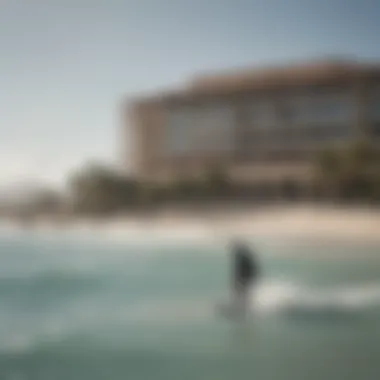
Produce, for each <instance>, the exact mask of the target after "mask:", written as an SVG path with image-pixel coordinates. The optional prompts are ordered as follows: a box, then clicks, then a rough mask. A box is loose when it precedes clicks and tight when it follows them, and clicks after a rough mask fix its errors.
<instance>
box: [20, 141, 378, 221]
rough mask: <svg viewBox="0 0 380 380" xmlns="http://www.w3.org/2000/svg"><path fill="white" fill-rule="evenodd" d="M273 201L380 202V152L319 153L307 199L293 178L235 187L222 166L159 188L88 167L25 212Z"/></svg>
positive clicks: (359, 148) (108, 211)
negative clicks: (305, 199) (63, 188)
mask: <svg viewBox="0 0 380 380" xmlns="http://www.w3.org/2000/svg"><path fill="white" fill-rule="evenodd" d="M274 197H277V198H278V197H280V198H281V199H286V200H293V201H296V200H298V199H302V198H303V197H309V198H312V199H321V200H334V201H339V202H380V154H379V149H378V148H377V147H375V146H373V145H372V144H371V143H370V142H366V141H360V142H355V143H351V144H344V145H341V146H340V147H334V148H327V149H324V150H323V151H320V152H318V154H317V155H316V157H315V160H314V170H313V181H312V183H311V186H310V188H309V189H308V191H307V193H306V194H305V193H303V192H302V190H301V189H300V186H299V183H298V182H297V180H296V179H292V178H287V179H285V180H282V181H280V182H279V183H277V184H275V185H273V184H268V183H256V184H255V185H251V186H248V185H245V186H244V185H242V184H238V183H235V182H234V181H233V180H232V179H231V178H230V176H229V173H228V170H227V169H226V168H225V167H223V166H213V167H209V168H207V169H206V170H205V171H204V172H203V173H202V174H200V175H199V176H198V177H196V178H193V177H187V176H185V175H184V176H183V177H179V178H176V179H175V180H173V181H172V182H170V183H165V184H158V183H152V182H147V181H140V180H137V179H136V178H133V177H129V176H126V175H125V174H122V173H120V172H118V171H117V170H115V169H113V168H110V167H107V166H105V165H102V164H99V163H92V164H87V165H85V166H83V167H82V168H80V169H79V170H77V171H76V172H75V173H72V175H71V176H70V177H69V179H68V182H67V192H66V193H65V194H61V193H59V192H57V191H54V190H49V189H46V191H44V192H41V194H39V196H38V197H36V198H35V199H34V201H33V202H32V203H31V204H29V206H28V207H29V208H28V209H27V211H28V212H29V213H30V214H38V213H56V212H58V211H59V210H62V207H63V206H64V208H65V210H67V209H69V210H70V212H71V213H74V214H81V215H92V216H96V215H99V216H106V215H112V214H121V213H124V212H131V211H144V210H152V209H154V208H155V207H162V206H165V205H170V204H180V205H183V204H190V205H191V204H197V205H202V204H206V203H208V202H213V201H221V202H227V201H237V202H240V201H242V200H244V201H246V200H248V201H250V200H252V201H258V200H262V199H268V200H271V199H272V200H273V198H274ZM23 211H24V212H25V209H24V210H23Z"/></svg>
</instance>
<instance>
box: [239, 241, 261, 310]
mask: <svg viewBox="0 0 380 380" xmlns="http://www.w3.org/2000/svg"><path fill="white" fill-rule="evenodd" d="M232 254H233V293H234V298H235V302H237V304H238V305H239V307H242V308H244V309H245V308H247V307H248V303H249V299H248V297H249V290H250V288H251V286H252V285H253V284H254V283H255V282H256V281H257V279H258V275H259V271H258V264H257V262H256V259H255V257H254V256H253V254H252V253H251V251H250V249H249V248H248V247H247V246H246V245H245V244H241V243H239V244H236V245H234V246H233V249H232Z"/></svg>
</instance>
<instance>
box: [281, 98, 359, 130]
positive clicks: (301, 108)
mask: <svg viewBox="0 0 380 380" xmlns="http://www.w3.org/2000/svg"><path fill="white" fill-rule="evenodd" d="M288 107H289V108H290V111H289V117H290V122H292V123H295V124H303V123H305V124H314V125H315V124H326V123H341V122H342V123H344V122H350V121H351V120H352V117H353V111H354V103H353V101H352V99H351V97H350V96H349V95H346V94H343V93H333V92H330V93H326V92H325V93H319V94H303V95H298V96H294V97H292V98H291V99H290V100H289V101H288Z"/></svg>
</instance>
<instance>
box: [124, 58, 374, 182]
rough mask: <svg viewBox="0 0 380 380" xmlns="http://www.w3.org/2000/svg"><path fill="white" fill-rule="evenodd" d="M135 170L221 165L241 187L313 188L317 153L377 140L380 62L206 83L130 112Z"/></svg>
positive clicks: (181, 172) (330, 64)
mask: <svg viewBox="0 0 380 380" xmlns="http://www.w3.org/2000/svg"><path fill="white" fill-rule="evenodd" d="M128 109H129V112H128V117H129V125H132V127H133V131H134V154H133V157H132V159H133V168H134V172H135V174H136V175H138V176H140V177H142V178H148V179H150V180H166V179H170V178H173V177H175V176H189V175H193V174H194V175H196V174H197V173H199V172H200V171H202V170H204V169H205V168H207V167H208V166H210V165H213V164H222V165H224V166H225V167H226V168H228V169H229V172H230V175H231V176H232V177H233V178H235V179H236V180H240V181H278V180H283V179H285V178H286V179H291V180H297V181H305V182H307V181H308V178H309V177H310V175H311V173H312V167H313V163H314V159H315V155H316V152H317V151H318V150H320V149H321V148H323V147H326V146H328V145H337V144H342V143H346V142H348V141H351V140H355V139H358V138H360V137H362V136H368V137H370V138H371V139H373V140H376V139H379V141H380V65H373V64H365V63H358V62H347V61H327V62H312V63H307V64H300V65H293V66H288V67H279V68H270V69H264V70H260V69H257V70H244V71H240V72H239V71H236V72H232V73H226V74H219V75H205V76H200V77H198V78H196V79H195V80H193V81H192V82H190V83H189V84H188V85H187V86H186V87H185V88H184V89H183V90H180V91H173V92H172V93H166V94H162V95H158V96H152V97H147V98H144V99H138V100H136V101H135V102H133V104H131V107H129V108H128Z"/></svg>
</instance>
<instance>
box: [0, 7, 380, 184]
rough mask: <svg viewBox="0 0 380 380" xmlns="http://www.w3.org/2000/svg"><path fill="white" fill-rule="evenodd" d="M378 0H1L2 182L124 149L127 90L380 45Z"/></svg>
mask: <svg viewBox="0 0 380 380" xmlns="http://www.w3.org/2000/svg"><path fill="white" fill-rule="evenodd" d="M379 16H380V1H377V0H373V1H371V0H315V1H309V0H257V1H255V0H250V1H249V0H0V136H1V138H0V185H1V184H2V183H4V182H7V181H13V180H15V179H18V178H34V177H36V178H47V179H51V180H54V181H59V180H61V179H62V178H63V177H64V175H65V174H66V173H67V171H68V170H69V169H70V168H72V167H75V166H78V165H80V164H81V163H82V162H83V161H84V160H86V158H93V157H97V158H100V159H106V160H108V161H115V160H117V159H118V152H119V150H120V146H119V144H120V141H119V140H118V136H117V128H119V126H120V120H119V111H120V110H119V106H120V101H121V99H122V97H123V96H125V95H127V96H130V95H133V94H135V93H140V92H145V91H149V90H152V89H157V88H161V87H164V88H165V87H168V86H171V85H174V84H177V83H180V82H181V80H186V79H187V78H188V77H189V76H191V75H193V74H194V73H197V72H199V71H204V70H206V71H207V70H210V69H223V68H229V67H235V66H247V65H251V64H252V65H261V64H266V63H281V62H288V61H292V60H297V59H300V58H302V59H309V58H313V57H319V56H340V55H344V56H349V57H350V56H351V55H353V56H359V57H362V58H366V59H374V58H379V55H380V44H379V36H380V23H379V21H378V20H379Z"/></svg>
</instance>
